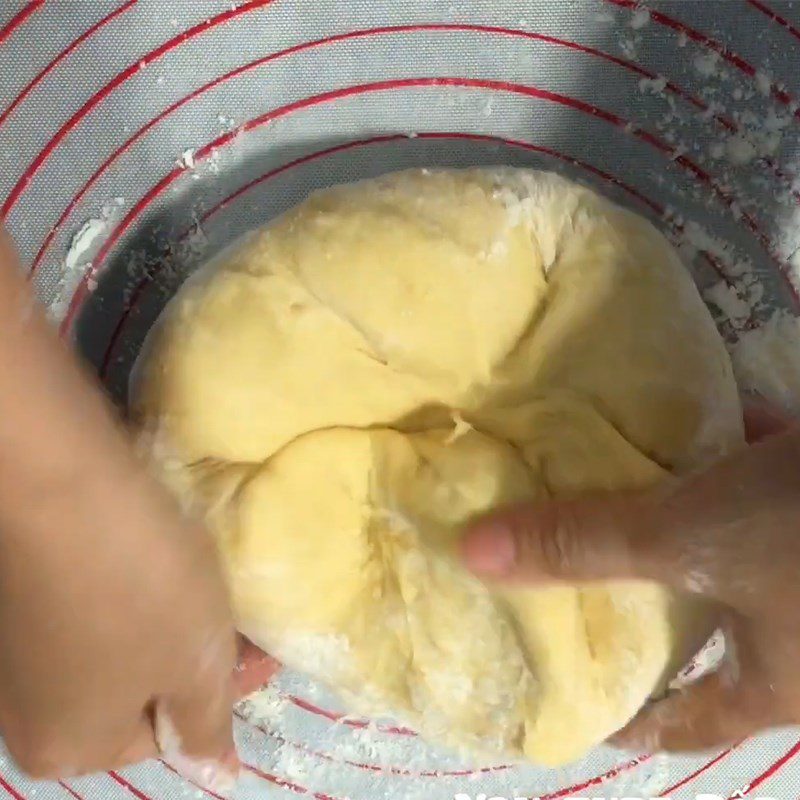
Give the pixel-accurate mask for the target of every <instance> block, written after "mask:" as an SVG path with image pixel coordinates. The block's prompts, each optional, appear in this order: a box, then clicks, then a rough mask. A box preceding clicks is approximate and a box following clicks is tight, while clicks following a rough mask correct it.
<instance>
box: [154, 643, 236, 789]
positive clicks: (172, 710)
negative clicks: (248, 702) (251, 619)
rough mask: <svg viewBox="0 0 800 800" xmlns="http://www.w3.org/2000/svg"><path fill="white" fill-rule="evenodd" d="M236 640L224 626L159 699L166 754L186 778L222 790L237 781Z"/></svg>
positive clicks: (158, 724) (159, 738) (159, 732)
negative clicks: (235, 726) (168, 691)
mask: <svg viewBox="0 0 800 800" xmlns="http://www.w3.org/2000/svg"><path fill="white" fill-rule="evenodd" d="M235 664H236V644H235V639H234V636H233V631H232V630H230V629H228V628H227V627H226V628H224V629H222V630H221V631H220V632H219V633H218V634H215V635H213V636H211V637H210V638H209V639H208V640H206V641H205V643H204V644H202V646H201V648H200V652H199V653H196V654H195V655H194V656H192V655H191V650H190V655H189V658H188V659H187V661H185V662H183V669H182V674H178V675H177V676H176V681H177V682H178V686H177V687H176V688H175V689H174V690H173V692H172V693H171V694H165V695H163V696H162V697H161V698H159V700H158V703H157V705H156V709H155V730H156V742H157V743H158V746H159V749H160V751H161V753H162V754H163V756H164V758H165V759H166V760H167V761H169V762H170V763H172V765H173V766H174V767H175V768H176V769H177V770H178V771H179V772H181V773H182V774H184V775H186V777H187V778H189V779H190V780H192V781H194V782H196V783H200V784H202V785H204V786H206V787H207V788H209V789H213V790H214V791H216V792H218V793H220V794H225V793H227V792H230V791H231V790H232V788H233V787H234V786H235V784H236V777H237V776H238V772H239V761H238V758H237V757H236V748H235V746H234V743H233V713H232V712H233V703H234V698H235V691H234V680H233V668H234V665H235Z"/></svg>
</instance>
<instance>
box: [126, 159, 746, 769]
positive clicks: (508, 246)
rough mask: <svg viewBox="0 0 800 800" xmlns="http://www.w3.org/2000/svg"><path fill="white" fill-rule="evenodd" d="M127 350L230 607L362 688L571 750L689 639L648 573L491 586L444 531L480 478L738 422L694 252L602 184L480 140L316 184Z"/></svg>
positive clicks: (650, 688) (475, 731)
mask: <svg viewBox="0 0 800 800" xmlns="http://www.w3.org/2000/svg"><path fill="white" fill-rule="evenodd" d="M140 377H141V379H140V380H139V381H138V388H137V391H136V395H137V397H136V407H137V409H138V413H139V415H140V418H141V419H142V421H143V425H144V427H145V430H146V431H147V432H148V437H147V441H148V442H149V443H150V446H151V447H152V448H153V449H154V453H155V454H156V457H157V458H158V460H159V462H160V464H161V468H162V470H163V472H164V474H165V476H166V477H167V479H168V480H169V481H171V483H172V485H174V486H175V487H176V489H177V490H178V491H180V492H181V493H182V494H183V495H184V496H185V497H186V498H190V499H191V502H193V503H194V504H195V506H196V507H197V508H198V509H200V510H201V511H202V513H203V514H204V515H205V516H206V518H207V520H208V522H209V525H210V528H211V530H212V531H213V533H214V535H215V536H216V538H217V541H218V543H219V549H220V553H221V555H222V558H223V560H224V563H225V566H226V569H227V573H228V577H229V580H230V586H231V590H232V594H233V602H234V607H235V612H236V616H237V619H238V624H239V626H240V628H241V630H242V631H243V632H244V633H245V634H246V635H248V636H249V637H250V638H251V639H252V640H253V641H254V642H256V643H257V644H259V645H261V646H262V647H264V648H265V649H266V650H269V651H270V652H271V653H273V654H274V655H276V656H277V657H278V658H280V659H281V660H283V661H284V662H285V663H287V664H289V665H290V666H293V667H296V668H299V669H301V670H305V671H307V672H310V673H312V674H313V675H315V676H316V677H318V678H320V679H322V680H324V681H327V682H328V683H329V684H331V685H332V686H333V687H334V688H336V689H338V690H339V691H340V692H341V693H342V695H343V696H344V697H345V698H346V699H347V702H348V703H349V704H350V706H351V708H352V710H353V711H354V712H361V713H387V712H388V713H392V714H394V715H395V716H397V717H400V718H401V719H403V720H404V721H406V722H407V723H408V724H411V725H413V726H416V727H417V728H418V729H419V730H420V731H421V733H422V734H423V735H424V736H427V737H428V738H430V739H432V740H436V741H442V742H445V743H449V744H452V745H456V746H461V747H466V748H469V749H470V750H472V751H476V752H480V753H482V754H484V755H486V754H491V755H492V756H494V757H506V758H507V757H524V758H528V759H532V760H533V761H536V762H539V763H542V764H547V765H556V764H561V763H564V762H567V761H570V760H572V759H575V758H577V757H579V756H581V755H582V754H583V753H584V752H585V751H586V750H587V749H589V748H590V747H592V746H593V745H595V744H597V743H598V742H601V741H602V740H603V739H605V738H606V737H607V736H608V735H609V734H611V733H612V732H613V731H615V730H616V729H618V728H619V727H621V726H622V725H624V724H625V723H626V722H627V721H628V720H629V719H630V718H631V717H632V716H633V715H634V714H635V713H636V711H637V710H638V709H639V708H640V707H641V705H642V704H643V703H644V702H645V701H646V700H647V698H648V697H649V696H650V695H651V694H652V693H653V692H654V691H658V690H659V688H660V687H661V686H663V682H664V681H665V679H669V678H670V677H671V676H672V674H673V671H674V670H676V669H677V667H678V666H680V661H681V660H682V659H683V658H685V657H686V656H687V655H689V653H688V648H689V647H690V646H691V644H692V643H696V641H694V636H695V632H696V631H694V629H695V628H697V627H698V626H700V627H702V624H703V613H702V611H703V609H702V608H701V607H700V606H698V605H694V604H692V603H690V602H689V601H687V600H685V599H682V598H677V597H675V596H673V595H671V594H669V593H668V592H666V591H665V590H664V589H662V588H660V587H658V586H655V585H652V584H648V583H644V582H642V583H625V584H610V585H586V586H569V587H567V586H565V587H558V588H549V589H529V588H519V587H515V588H508V587H505V586H500V585H484V584H483V583H481V582H480V581H478V580H477V579H476V578H474V577H473V576H472V575H470V574H468V573H467V571H466V570H465V569H463V568H462V566H461V565H460V563H459V561H458V558H457V557H456V550H457V545H458V539H459V537H460V536H461V535H462V530H463V526H464V524H465V523H466V522H467V521H468V520H470V519H471V518H472V517H474V516H475V515H477V514H479V513H481V512H484V511H486V510H488V509H490V508H492V507H494V506H496V505H499V504H504V503H510V502H515V501H520V500H525V499H539V498H546V497H551V496H562V495H570V494H575V493H579V492H583V491H586V490H597V489H615V488H631V487H639V486H647V485H650V484H653V483H655V482H656V481H660V480H663V479H664V478H667V477H669V476H670V475H671V474H677V473H681V472H683V471H686V470H689V469H692V468H695V467H698V466H700V465H702V464H704V463H706V462H708V461H709V460H711V459H714V458H716V457H719V456H720V455H722V454H724V453H726V452H727V451H729V450H730V449H731V448H734V447H736V446H738V445H740V444H741V442H742V440H743V433H742V425H741V408H740V405H739V400H738V395H737V391H736V386H735V384H734V380H733V377H732V371H731V365H730V363H729V360H728V357H727V354H726V352H725V349H724V347H723V345H722V342H721V340H720V338H719V336H718V334H717V331H716V330H715V328H714V325H713V323H712V321H711V318H710V316H709V314H708V313H707V311H706V309H705V307H704V305H703V303H702V302H701V300H700V298H699V296H698V293H697V291H696V290H695V287H694V285H693V283H692V281H691V278H690V276H689V275H688V273H687V272H686V270H685V269H684V267H683V266H682V264H681V263H680V261H679V259H678V257H677V256H676V254H675V252H674V251H673V249H672V247H671V246H670V245H669V243H668V242H667V241H666V240H665V239H664V237H663V236H662V235H661V234H660V233H659V232H658V231H657V230H656V229H655V228H654V227H653V226H652V225H650V224H649V223H648V222H646V221H645V220H644V219H642V218H640V217H639V216H637V215H635V214H632V213H630V212H628V211H625V210H623V209H621V208H618V207H617V206H615V205H614V204H612V203H611V202H609V201H608V200H606V199H604V198H602V197H600V196H598V195H597V194H595V193H594V192H592V191H590V190H589V189H586V188H584V187H582V186H579V185H576V184H574V183H571V182H568V181H566V180H564V179H562V178H560V177H558V176H556V175H553V174H549V173H544V172H534V171H527V170H512V169H494V170H469V171H446V170H445V171H428V170H423V171H412V172H403V173H398V174H393V175H388V176H385V177H383V178H380V179H377V180H371V181H366V182H363V183H359V184H354V185H348V186H340V187H336V188H332V189H329V190H326V191H323V192H319V193H317V194H315V195H313V196H312V197H310V198H309V199H308V200H307V201H306V202H304V203H303V204H302V205H300V206H299V207H298V208H296V209H294V210H293V211H291V212H289V213H288V214H286V215H285V216H283V217H282V218H280V219H278V220H276V221H274V222H273V223H271V224H270V225H269V226H267V227H266V228H264V229H263V230H260V231H259V232H257V233H256V234H254V235H252V236H250V237H249V238H248V239H247V240H246V241H245V242H244V243H241V244H240V245H238V246H236V247H235V248H234V249H232V250H230V251H228V252H227V253H226V254H224V256H223V257H221V258H219V259H217V260H216V261H215V263H214V264H213V265H211V266H210V267H209V268H208V269H207V270H206V271H205V272H204V273H203V275H202V276H201V277H199V278H198V279H195V280H192V281H190V282H189V283H188V284H187V286H186V287H185V288H184V289H183V290H182V291H181V292H180V293H179V295H178V296H177V297H176V299H175V300H174V301H173V303H172V305H171V308H170V313H169V314H167V315H166V317H165V319H164V320H163V322H162V323H161V324H160V325H159V326H158V328H157V330H156V331H155V332H154V333H153V336H152V339H151V342H150V346H149V347H148V353H147V357H146V360H145V362H144V363H143V366H142V368H141V376H140ZM164 453H169V457H166V456H164Z"/></svg>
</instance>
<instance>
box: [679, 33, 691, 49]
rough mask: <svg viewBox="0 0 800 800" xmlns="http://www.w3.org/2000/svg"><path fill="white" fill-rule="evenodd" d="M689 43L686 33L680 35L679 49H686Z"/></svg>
mask: <svg viewBox="0 0 800 800" xmlns="http://www.w3.org/2000/svg"><path fill="white" fill-rule="evenodd" d="M688 41H689V37H688V36H687V35H686V32H685V31H681V32H680V33H679V34H678V47H686V45H687V43H688Z"/></svg>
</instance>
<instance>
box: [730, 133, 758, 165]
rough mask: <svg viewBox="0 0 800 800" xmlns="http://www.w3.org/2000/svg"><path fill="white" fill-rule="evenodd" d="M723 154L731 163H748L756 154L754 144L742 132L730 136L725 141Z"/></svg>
mask: <svg viewBox="0 0 800 800" xmlns="http://www.w3.org/2000/svg"><path fill="white" fill-rule="evenodd" d="M725 154H726V155H727V156H728V160H729V161H730V162H731V164H737V165H741V164H749V163H750V162H751V161H752V160H753V159H754V158H755V157H756V154H757V150H756V146H755V144H754V143H753V141H752V140H751V139H749V138H748V137H747V136H745V135H743V134H736V135H735V136H731V137H730V138H729V139H728V140H727V141H726V142H725Z"/></svg>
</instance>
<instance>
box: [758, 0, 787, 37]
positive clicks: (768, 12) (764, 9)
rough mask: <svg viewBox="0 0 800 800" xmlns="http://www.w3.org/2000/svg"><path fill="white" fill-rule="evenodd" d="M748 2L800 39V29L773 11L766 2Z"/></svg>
mask: <svg viewBox="0 0 800 800" xmlns="http://www.w3.org/2000/svg"><path fill="white" fill-rule="evenodd" d="M747 3H748V5H751V6H753V8H756V9H758V10H759V11H760V12H761V13H762V14H765V15H766V16H768V17H769V18H770V19H771V20H772V21H773V22H777V23H778V25H780V26H781V27H782V28H785V29H786V30H787V31H788V32H789V33H790V34H791V35H792V36H794V38H795V39H800V30H798V29H797V28H796V27H795V26H794V25H792V23H791V22H789V20H787V19H785V18H784V17H782V16H780V15H779V14H778V13H777V12H775V11H773V10H772V9H771V8H770V7H769V6H768V5H767V4H766V3H762V2H760V0H747Z"/></svg>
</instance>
